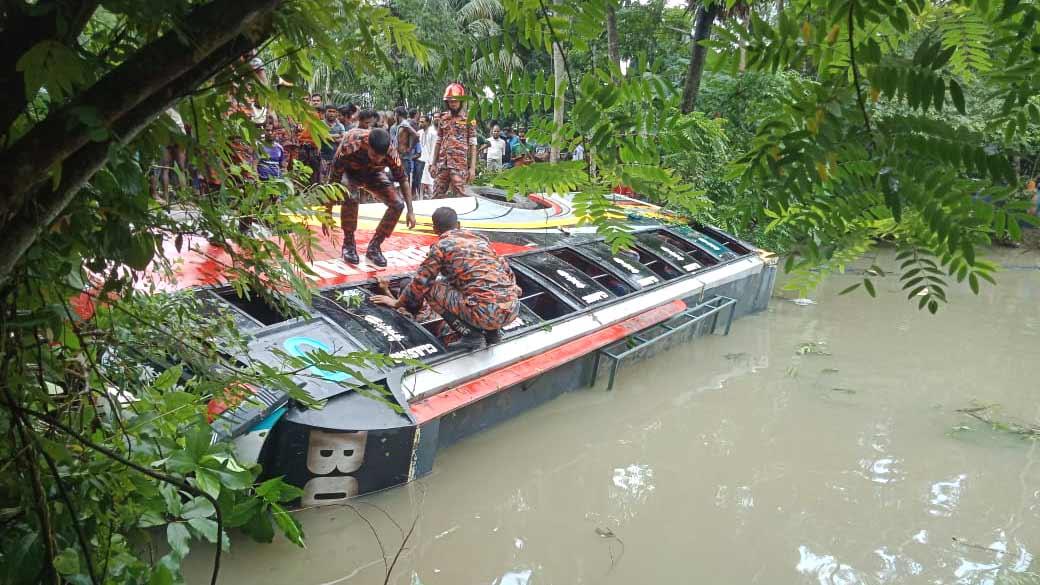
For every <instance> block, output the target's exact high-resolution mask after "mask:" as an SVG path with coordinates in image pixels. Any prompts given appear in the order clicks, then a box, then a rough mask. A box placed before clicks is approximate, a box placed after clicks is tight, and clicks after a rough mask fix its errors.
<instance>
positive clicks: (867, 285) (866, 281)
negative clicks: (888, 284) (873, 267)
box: [863, 278, 877, 297]
mask: <svg viewBox="0 0 1040 585" xmlns="http://www.w3.org/2000/svg"><path fill="white" fill-rule="evenodd" d="M863 288H865V289H867V294H869V295H870V296H872V297H876V296H877V291H875V290H874V283H873V282H872V281H871V280H870V279H869V278H864V279H863Z"/></svg>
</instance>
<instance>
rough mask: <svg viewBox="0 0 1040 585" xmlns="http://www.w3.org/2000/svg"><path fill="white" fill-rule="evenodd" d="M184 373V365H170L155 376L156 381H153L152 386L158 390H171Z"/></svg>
mask: <svg viewBox="0 0 1040 585" xmlns="http://www.w3.org/2000/svg"><path fill="white" fill-rule="evenodd" d="M183 374H184V366H182V365H181V364H177V365H175V366H172V367H169V368H167V369H166V370H164V371H163V373H161V374H159V375H158V376H157V377H156V378H155V381H153V382H152V386H153V387H155V388H156V389H157V390H169V389H171V388H173V385H174V384H176V383H177V382H179V381H180V379H181V376H182V375H183Z"/></svg>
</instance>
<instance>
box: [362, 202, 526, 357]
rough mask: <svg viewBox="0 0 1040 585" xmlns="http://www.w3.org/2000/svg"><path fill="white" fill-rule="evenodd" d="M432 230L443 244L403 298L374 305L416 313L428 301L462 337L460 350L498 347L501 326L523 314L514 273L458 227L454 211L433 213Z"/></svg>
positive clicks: (476, 238)
mask: <svg viewBox="0 0 1040 585" xmlns="http://www.w3.org/2000/svg"><path fill="white" fill-rule="evenodd" d="M433 231H434V232H435V233H436V234H437V236H438V240H437V242H436V243H435V244H433V245H432V246H430V253H429V255H428V256H427V257H426V260H423V263H422V265H420V266H419V271H418V272H417V273H416V275H415V278H413V279H412V282H411V284H409V285H408V286H407V287H406V288H404V289H403V290H402V291H401V295H400V297H398V298H396V299H395V298H393V297H390V296H386V295H374V296H373V297H372V301H373V302H375V303H377V304H380V305H386V306H388V307H392V308H397V307H399V306H403V307H404V308H406V309H407V310H408V311H409V312H410V313H412V314H417V313H419V312H420V310H421V309H422V304H423V301H426V302H428V303H429V304H430V308H431V309H433V310H434V311H435V312H437V313H439V314H440V315H441V316H442V317H443V318H444V321H445V322H447V323H448V325H449V326H451V328H452V329H454V330H455V331H457V332H458V333H459V335H460V336H461V339H460V340H459V342H458V343H457V344H456V345H455V346H454V347H456V348H459V349H467V350H468V349H480V348H482V347H484V345H485V343H496V342H497V341H499V339H501V336H502V334H501V330H502V327H504V326H506V325H508V324H509V323H511V322H512V321H513V320H514V319H516V317H517V315H518V313H519V311H520V287H518V286H517V285H516V277H514V276H513V270H512V269H511V268H510V267H509V264H508V263H506V261H505V260H504V259H502V258H501V257H500V256H499V255H498V254H496V253H495V251H494V250H493V249H492V248H491V243H490V242H489V241H488V240H487V239H486V238H484V237H482V236H479V235H477V234H475V233H473V232H470V231H466V230H464V229H462V228H461V227H459V218H458V216H457V215H456V214H455V210H454V209H452V208H450V207H441V208H440V209H438V210H437V211H435V212H434V213H433ZM438 276H443V277H444V278H443V279H441V280H438V279H437V277H438Z"/></svg>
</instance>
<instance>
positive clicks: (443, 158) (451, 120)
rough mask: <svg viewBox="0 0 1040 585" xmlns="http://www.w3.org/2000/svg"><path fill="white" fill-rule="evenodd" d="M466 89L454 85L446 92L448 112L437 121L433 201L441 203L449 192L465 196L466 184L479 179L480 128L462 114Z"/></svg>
mask: <svg viewBox="0 0 1040 585" xmlns="http://www.w3.org/2000/svg"><path fill="white" fill-rule="evenodd" d="M465 96H466V88H464V87H463V86H462V84H461V83H452V84H451V85H449V86H448V87H447V88H446V89H445V90H444V104H445V106H447V108H448V111H447V112H444V113H443V114H441V115H440V117H439V118H438V119H437V145H436V146H435V147H434V149H433V169H432V170H431V171H430V174H431V175H433V178H434V181H435V183H434V187H433V197H434V199H439V198H441V197H444V196H445V195H446V194H447V193H448V189H449V188H450V189H451V191H452V193H454V196H455V197H465V196H466V183H468V182H469V181H470V179H472V178H473V177H476V176H477V128H476V122H475V121H470V120H469V119H468V118H467V117H466V114H465V112H463V111H462V100H461V98H463V97H465Z"/></svg>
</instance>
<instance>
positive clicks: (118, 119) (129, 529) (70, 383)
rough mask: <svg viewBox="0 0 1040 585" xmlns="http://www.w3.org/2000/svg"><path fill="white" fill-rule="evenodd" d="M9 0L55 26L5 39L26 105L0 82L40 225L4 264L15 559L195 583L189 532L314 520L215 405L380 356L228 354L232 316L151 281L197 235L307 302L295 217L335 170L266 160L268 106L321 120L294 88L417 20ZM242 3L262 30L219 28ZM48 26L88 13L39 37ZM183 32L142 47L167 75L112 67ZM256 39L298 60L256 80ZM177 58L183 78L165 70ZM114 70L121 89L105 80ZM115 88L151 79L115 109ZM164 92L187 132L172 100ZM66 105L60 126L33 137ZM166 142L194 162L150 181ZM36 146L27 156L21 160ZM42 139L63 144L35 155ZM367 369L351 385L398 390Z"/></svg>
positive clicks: (341, 7)
mask: <svg viewBox="0 0 1040 585" xmlns="http://www.w3.org/2000/svg"><path fill="white" fill-rule="evenodd" d="M15 4H17V5H18V6H13V7H12V8H11V10H10V11H7V9H5V13H4V14H3V15H0V18H2V19H5V20H4V28H5V30H11V29H10V28H8V27H9V26H13V25H14V24H17V23H15V22H14V21H12V20H8V19H18V18H23V19H28V20H27V22H28V23H32V24H33V27H28V26H27V25H26V27H25V28H24V30H26V31H39V32H41V33H42V34H44V35H45V37H44V38H43V39H42V40H40V41H39V42H36V43H32V44H30V45H28V46H26V47H25V48H24V51H22V52H21V53H19V54H14V55H8V56H6V57H5V58H10V60H11V61H10V63H9V65H10V71H14V72H16V73H17V79H18V80H19V81H20V83H21V85H19V87H24V89H25V95H24V99H23V100H22V103H21V105H18V104H17V103H15V102H17V99H18V97H19V96H17V95H11V94H9V96H8V97H9V98H11V99H8V100H7V101H5V102H4V103H3V104H0V113H13V115H12V116H10V119H9V124H8V125H5V126H4V127H3V129H2V131H3V136H4V142H3V143H2V146H0V149H2V150H3V152H4V154H5V158H4V160H5V163H4V164H6V165H8V166H7V167H5V169H6V170H7V171H9V173H8V175H7V176H14V175H16V174H18V173H23V174H24V173H27V170H26V169H29V170H31V171H32V173H30V174H31V180H32V182H33V185H32V186H31V187H30V188H31V189H34V190H31V191H30V190H24V189H25V186H24V185H15V187H17V188H19V189H23V190H22V191H16V190H15V189H14V188H11V189H6V190H5V191H4V192H3V194H2V195H0V225H2V226H3V227H2V229H0V232H3V237H4V238H5V240H4V241H5V243H8V242H10V241H11V240H8V239H6V238H8V237H10V236H11V234H13V233H16V232H17V233H23V234H27V235H28V236H29V239H28V240H27V242H28V244H29V245H27V246H26V247H24V248H20V247H18V246H5V248H4V251H3V254H2V256H3V259H4V260H5V262H8V263H7V264H5V267H9V269H8V268H5V271H0V435H2V436H3V438H4V441H3V446H2V447H0V469H3V471H4V472H3V473H2V474H0V525H2V526H3V528H4V530H3V532H2V534H0V557H2V558H3V559H4V563H3V567H2V568H0V575H2V576H0V581H2V582H4V583H11V584H18V583H33V584H35V583H64V582H67V583H78V584H90V583H94V584H99V585H100V584H101V583H107V584H114V583H115V584H122V583H175V582H182V577H181V574H180V564H181V561H182V559H183V558H184V557H185V556H186V555H187V554H188V552H189V550H190V549H191V547H192V546H193V545H194V544H195V543H198V542H208V543H217V544H219V546H216V547H213V549H214V554H215V555H216V559H219V555H220V554H221V553H222V552H223V551H224V550H226V549H227V548H228V546H229V540H228V531H229V529H232V528H234V529H236V530H238V531H241V532H243V533H245V534H247V535H249V536H251V537H252V538H255V539H257V540H261V541H270V540H271V539H272V538H273V537H274V535H275V533H276V532H281V533H283V534H284V535H285V536H286V537H287V538H288V539H289V540H290V541H292V542H295V543H297V544H301V545H302V542H303V540H302V539H303V531H302V528H301V527H300V525H299V524H298V522H297V521H296V520H295V518H294V516H292V515H290V514H289V513H288V512H287V511H286V510H285V509H284V508H283V507H282V505H283V503H284V502H286V501H288V500H293V499H296V498H297V497H298V496H299V491H298V490H297V489H296V488H295V487H292V486H289V485H288V484H285V483H284V482H282V481H281V480H280V479H277V478H275V479H269V480H267V481H264V482H262V483H260V482H258V477H259V474H260V471H261V470H260V469H259V467H258V466H255V465H254V466H244V465H243V464H242V463H241V462H239V461H237V460H236V459H235V456H234V453H233V452H232V451H231V449H230V447H229V445H228V444H227V443H226V442H223V441H218V440H215V437H214V436H213V433H212V431H211V428H210V426H209V424H208V421H207V417H208V416H210V413H209V412H208V408H207V407H208V404H209V402H210V401H211V400H212V399H216V400H219V401H224V402H227V401H238V400H250V399H251V398H250V396H251V393H250V392H249V391H248V390H247V388H249V387H266V388H272V389H280V390H285V391H286V392H288V393H289V394H290V396H291V397H293V398H294V399H295V400H297V401H299V402H302V403H304V404H309V405H311V406H314V407H320V406H321V405H320V404H319V403H315V401H314V400H313V399H311V397H310V396H308V395H307V394H306V393H305V392H303V391H302V390H301V389H300V387H299V385H298V384H297V383H296V382H295V381H294V376H300V375H303V376H306V375H309V374H308V372H309V371H312V370H313V369H314V368H320V369H322V370H326V371H333V372H343V373H347V374H351V375H357V374H358V372H359V371H361V370H363V369H364V368H366V367H368V366H371V365H372V364H380V365H385V364H387V363H389V358H387V357H385V356H380V355H376V354H371V353H366V352H360V353H356V354H350V355H332V354H329V353H327V352H322V353H319V354H310V355H308V356H307V358H299V357H294V356H287V355H285V356H282V357H283V360H282V362H283V363H281V364H279V365H278V366H272V365H269V364H263V363H255V362H251V361H249V360H248V359H245V358H240V357H232V356H242V355H245V353H246V352H245V351H244V345H245V343H246V340H245V339H244V338H243V337H242V335H241V334H240V333H239V332H238V331H237V328H236V327H235V324H234V321H233V319H232V317H231V316H230V315H227V314H224V313H223V312H221V311H218V310H216V309H214V308H213V307H212V306H209V305H207V304H205V303H204V302H203V301H202V300H200V299H199V298H198V297H196V296H195V295H193V294H191V293H190V292H186V293H177V294H154V293H157V292H162V291H166V290H168V289H170V288H171V282H170V280H171V279H172V278H173V275H174V274H175V272H176V270H177V269H178V266H177V265H176V264H175V262H174V261H173V260H171V258H172V257H173V256H174V255H175V254H176V253H177V252H184V251H187V250H189V249H190V250H194V251H195V252H196V253H198V254H201V255H203V256H205V257H206V258H207V260H208V262H210V265H211V266H212V267H213V268H214V269H216V270H219V271H220V272H221V273H222V275H223V277H224V278H226V279H227V280H228V281H229V283H230V284H231V285H232V287H233V288H234V290H235V291H236V293H237V294H239V295H241V296H258V297H260V299H261V300H262V301H263V302H265V303H267V304H268V305H270V306H271V307H272V308H274V309H276V310H278V311H280V312H283V313H288V314H291V312H292V311H293V310H294V306H296V305H295V303H298V302H307V301H308V299H309V298H310V294H311V290H310V286H311V285H310V281H309V279H308V278H307V276H308V269H307V267H306V266H307V260H308V258H309V257H310V256H311V254H312V251H313V249H314V246H315V245H316V242H317V240H316V239H315V235H314V233H313V232H312V231H311V230H310V229H309V228H308V227H307V225H306V224H305V223H302V222H300V221H298V219H299V218H300V217H301V216H311V215H312V214H313V211H312V209H313V208H315V207H316V206H320V205H321V204H323V203H324V202H325V201H326V200H328V199H329V198H331V197H337V198H338V197H340V196H341V195H342V193H341V191H340V188H339V187H336V186H320V187H311V186H309V183H310V181H309V169H306V168H305V167H303V165H300V164H298V166H297V167H296V169H293V170H292V171H291V172H289V173H288V174H287V176H286V177H284V178H282V179H275V180H269V181H257V180H256V177H255V169H253V168H252V166H251V165H249V164H248V163H247V160H246V158H245V157H244V155H243V153H246V152H250V151H255V150H256V148H257V145H258V142H259V141H260V140H261V136H260V133H261V130H260V128H258V127H257V125H256V123H255V120H253V116H254V115H255V112H256V111H257V110H260V111H266V112H268V116H269V117H271V118H272V119H273V117H274V116H275V115H277V116H280V117H281V119H282V120H283V121H287V119H294V120H298V121H299V122H300V123H301V124H303V125H304V126H306V127H307V128H308V129H309V130H310V131H311V133H312V134H313V135H314V136H316V137H318V138H319V139H324V140H327V139H328V132H327V130H326V128H325V125H324V124H322V123H321V122H319V121H318V120H317V119H315V118H314V117H313V116H312V115H311V113H310V111H309V107H308V106H306V105H305V104H304V103H303V100H302V99H301V97H302V96H301V94H300V91H299V90H297V89H295V88H296V87H300V86H302V85H304V84H305V82H306V80H307V79H308V78H310V77H311V76H312V75H313V72H314V69H315V67H316V66H319V65H322V64H328V63H332V64H336V63H342V62H352V63H366V62H370V59H369V57H370V56H371V55H373V54H380V51H384V50H385V49H387V48H390V49H392V50H393V51H396V52H398V54H401V55H409V56H410V57H411V58H414V59H416V60H420V61H421V60H423V59H425V55H426V53H425V47H423V46H422V45H421V44H420V43H419V41H418V39H417V38H416V36H415V27H414V26H413V25H411V24H408V23H405V22H403V21H401V20H400V19H398V18H396V17H394V16H393V15H392V14H391V13H390V11H389V10H387V9H386V8H384V7H379V6H375V5H372V4H371V3H368V2H364V1H360V0H357V1H355V0H342V1H340V0H335V1H333V0H328V1H326V0H296V1H294V2H285V3H279V2H267V3H264V2H229V1H224V0H212V1H210V2H206V3H201V2H116V3H108V2H106V3H105V4H104V6H103V7H100V6H98V4H99V3H97V2H95V3H90V2H84V3H51V2H37V3H22V2H18V3H15ZM59 4H60V5H62V6H64V7H68V6H73V5H75V6H81V7H82V8H83V9H88V8H89V11H87V13H86V14H82V15H79V14H69V13H66V12H63V10H65V9H66V8H59V7H57V6H58V5H59ZM30 6H34V7H39V8H40V10H36V9H35V8H33V9H32V10H30ZM44 7H48V10H43V8H44ZM199 11H201V12H199ZM207 11H208V12H207ZM250 11H253V12H250ZM199 14H203V15H209V16H210V17H213V16H214V14H219V15H227V16H228V19H227V20H222V21H215V19H213V18H211V19H209V20H207V19H204V18H201V17H200V16H198V15H199ZM233 17H237V18H239V20H235V19H234V18H233ZM243 19H245V20H246V21H248V22H251V23H252V24H251V26H250V27H249V28H248V31H246V32H239V33H235V34H236V35H237V36H232V38H229V39H224V35H228V34H229V33H228V31H240V30H244V25H243V23H242V22H240V21H241V20H243ZM74 23H78V24H74ZM340 25H342V27H343V31H340V30H339V28H338V27H339V26H340ZM48 27H56V28H61V27H75V28H76V30H74V31H71V32H72V34H70V35H66V36H63V35H61V34H53V35H51V36H46V31H47V30H48ZM331 30H336V31H337V34H339V33H340V32H342V33H343V34H342V36H338V37H336V36H335V35H333V34H331V33H330V32H329V31H331ZM188 33H192V34H194V36H192V37H191V41H192V43H193V44H192V48H191V50H187V51H185V50H183V49H182V50H180V51H174V52H173V53H172V54H167V55H166V57H167V58H168V59H167V61H165V62H161V63H149V64H148V65H149V66H148V68H147V71H146V73H147V74H152V73H154V75H155V76H156V78H155V79H152V80H150V81H149V82H148V83H151V84H152V85H148V83H145V82H144V81H143V80H142V79H141V75H136V76H127V77H125V78H121V77H120V75H122V74H123V72H124V71H125V70H126V69H127V68H130V67H131V65H132V64H134V63H135V62H136V61H135V60H139V59H141V58H142V57H141V56H142V55H147V54H151V53H149V51H158V49H157V48H156V47H160V48H161V47H175V48H176V47H183V45H181V44H180V43H181V40H182V39H181V36H183V35H185V34H188ZM189 36H191V35H189ZM341 39H347V40H349V42H348V43H341V42H339V41H340V40H341ZM185 42H186V41H185ZM207 43H212V44H207ZM253 47H258V48H259V52H258V58H259V59H260V60H261V61H263V62H264V63H265V68H266V70H267V72H268V74H269V75H270V78H271V80H272V81H274V80H276V79H278V78H282V79H284V80H285V81H288V82H289V83H273V82H272V83H264V82H263V80H262V79H261V78H259V77H258V76H257V74H255V73H254V71H253V69H252V67H251V66H250V65H249V64H248V58H249V57H250V55H249V54H248V53H247V52H248V51H249V50H250V49H251V48H253ZM196 51H197V52H196ZM207 51H209V52H207ZM385 63H386V62H383V64H384V65H385ZM373 66H374V67H380V66H381V65H380V63H379V62H377V63H375V64H374V65H373ZM175 67H183V69H184V71H185V72H184V73H183V75H182V76H181V77H174V78H173V79H162V78H160V76H162V75H164V74H167V71H166V70H168V69H172V68H175ZM0 73H2V71H0ZM142 75H143V74H142ZM120 79H122V82H118V81H119V80H120ZM105 84H109V85H108V86H107V87H112V88H115V90H118V91H115V92H114V94H113V95H116V96H118V98H116V97H113V95H109V94H99V93H98V92H97V91H96V89H95V88H97V87H99V86H104V85H105ZM164 84H166V85H164ZM153 90H154V92H155V93H151V94H149V93H145V94H143V95H138V94H137V93H135V92H142V91H145V92H147V91H153ZM124 96H134V98H135V99H139V100H140V102H139V103H138V104H137V105H131V106H129V109H127V110H120V109H118V106H120V105H122V102H121V100H123V99H124ZM126 99H130V98H126ZM12 104H14V105H12ZM170 105H172V106H173V107H174V108H175V110H176V112H177V113H179V116H180V117H181V118H182V119H183V120H184V122H186V123H187V125H188V126H189V127H190V130H191V131H190V133H185V132H184V131H183V130H182V129H181V128H179V127H178V126H177V125H176V124H174V123H173V120H172V118H171V117H169V116H167V115H159V114H162V112H163V111H164V110H165V109H166V108H167V107H169V106H170ZM142 108H151V109H150V113H148V114H147V115H145V114H144V113H141V112H143V110H142ZM15 110H17V111H15ZM275 112H276V113H277V114H274V113H275ZM137 116H139V117H137ZM55 120H59V121H60V123H61V129H62V132H63V133H61V134H60V137H59V138H60V139H57V140H56V139H55V137H54V136H53V135H51V136H49V138H47V140H45V141H43V142H41V143H34V142H32V141H33V140H34V136H36V135H37V134H38V133H41V132H43V130H41V129H46V128H48V127H51V126H50V125H53V124H55ZM131 122H132V123H131ZM170 145H176V146H177V147H178V148H180V149H181V150H183V151H184V152H185V153H186V158H187V162H188V164H187V165H186V167H185V168H179V167H178V168H175V169H173V170H172V174H173V175H174V177H173V179H172V183H173V185H174V187H173V189H171V190H170V191H168V192H164V193H162V194H161V195H162V198H161V199H158V198H156V197H155V196H154V194H153V192H152V190H151V189H150V185H151V178H152V177H150V176H149V175H150V173H151V169H152V166H153V165H162V164H169V162H165V163H164V162H163V159H164V156H165V155H166V154H167V153H168V152H169V151H168V147H169V146H170ZM97 146H100V147H101V148H97ZM30 148H33V149H36V150H33V151H32V152H33V154H34V155H35V157H34V160H32V161H30V163H35V164H37V166H36V167H33V166H31V165H30V166H29V167H26V166H24V165H25V164H26V163H20V162H18V161H19V160H21V159H20V158H19V157H25V156H26V152H27V149H30ZM81 156H82V157H86V158H78V157H81ZM50 159H53V160H56V161H57V164H55V165H45V166H43V167H40V166H39V163H37V162H36V161H37V160H50ZM19 165H21V166H19ZM85 171H88V172H85ZM80 173H83V174H82V179H80V180H79V182H78V183H76V184H75V185H69V184H67V179H68V178H69V177H70V176H76V175H78V174H80ZM9 186H10V185H9ZM200 189H202V190H203V191H204V193H205V194H204V196H201V197H200V195H199V190H200ZM27 201H28V202H31V207H30V208H26V207H25V205H26V203H25V202H27ZM46 206H51V207H49V208H48V207H46ZM20 213H21V214H22V215H19V214H20ZM48 213H53V217H50V216H48V215H47V214H48ZM20 217H24V218H28V219H26V220H24V221H21V220H19V219H18V218H20ZM27 226H28V227H31V228H32V229H33V230H34V231H28V232H26V231H21V230H23V228H25V227H27ZM258 236H259V237H258ZM290 297H292V299H290ZM357 378H358V379H359V380H361V382H360V386H359V387H358V388H357V389H358V391H361V392H385V390H377V389H375V388H372V387H368V386H366V385H365V381H364V380H363V378H361V377H360V376H359V375H357ZM343 383H344V384H349V383H348V382H343ZM357 384H358V383H354V384H352V385H350V387H351V388H353V387H354V386H355V385H357ZM160 543H161V544H160ZM160 550H162V551H165V552H163V553H159V552H158V551H160ZM214 569H216V564H215V565H214ZM216 576H217V574H216V571H215V570H214V574H213V578H214V580H215V579H216Z"/></svg>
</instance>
